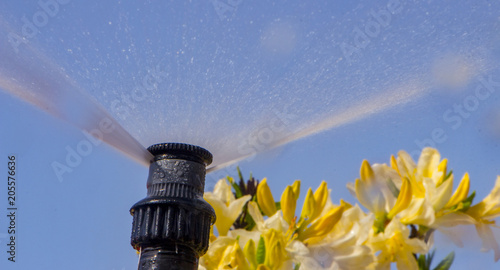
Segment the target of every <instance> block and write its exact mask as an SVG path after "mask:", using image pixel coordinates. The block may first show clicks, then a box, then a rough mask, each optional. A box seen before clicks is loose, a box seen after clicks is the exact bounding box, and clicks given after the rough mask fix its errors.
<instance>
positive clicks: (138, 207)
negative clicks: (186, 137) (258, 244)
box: [130, 143, 215, 270]
mask: <svg viewBox="0 0 500 270" xmlns="http://www.w3.org/2000/svg"><path fill="white" fill-rule="evenodd" d="M148 151H149V152H150V153H151V154H152V155H153V156H154V158H153V160H152V161H151V164H150V166H149V176H148V181H147V190H148V193H147V194H148V195H147V197H146V198H144V199H143V200H141V201H139V202H137V203H136V204H135V205H134V206H132V208H131V209H130V214H131V215H132V216H133V217H134V219H133V223H132V236H131V244H132V246H133V247H134V248H135V249H137V250H139V252H140V259H139V266H138V269H139V270H152V269H193V270H196V269H198V259H199V257H201V256H202V255H203V254H205V252H206V251H207V249H208V241H209V237H210V226H211V225H212V224H213V223H214V222H215V212H214V209H213V208H212V207H211V206H210V204H208V203H207V202H206V201H204V200H203V191H204V188H205V174H206V166H208V165H209V164H210V163H211V162H212V154H210V152H208V151H207V150H205V149H204V148H201V147H199V146H195V145H190V144H183V143H162V144H155V145H152V146H150V147H149V148H148Z"/></svg>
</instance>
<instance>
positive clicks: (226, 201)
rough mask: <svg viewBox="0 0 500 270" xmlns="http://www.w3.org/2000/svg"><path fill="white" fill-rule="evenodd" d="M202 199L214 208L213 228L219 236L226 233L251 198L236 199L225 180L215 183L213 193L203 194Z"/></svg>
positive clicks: (248, 196) (247, 196)
mask: <svg viewBox="0 0 500 270" xmlns="http://www.w3.org/2000/svg"><path fill="white" fill-rule="evenodd" d="M203 198H204V199H205V200H206V201H207V202H208V203H209V204H210V205H211V206H212V207H213V208H214V210H215V215H216V220H215V227H217V232H218V233H219V235H220V236H225V235H227V232H228V231H229V229H230V228H231V226H232V225H233V223H234V221H235V220H236V219H237V218H238V216H239V215H240V213H241V209H242V208H243V206H245V204H246V203H247V202H248V201H249V200H250V199H251V198H252V197H251V196H250V195H245V196H243V197H241V198H238V199H236V198H235V197H234V194H233V193H232V191H231V186H229V184H228V183H227V180H226V179H221V180H219V181H218V182H217V184H216V185H215V187H214V191H213V192H205V194H204V195H203Z"/></svg>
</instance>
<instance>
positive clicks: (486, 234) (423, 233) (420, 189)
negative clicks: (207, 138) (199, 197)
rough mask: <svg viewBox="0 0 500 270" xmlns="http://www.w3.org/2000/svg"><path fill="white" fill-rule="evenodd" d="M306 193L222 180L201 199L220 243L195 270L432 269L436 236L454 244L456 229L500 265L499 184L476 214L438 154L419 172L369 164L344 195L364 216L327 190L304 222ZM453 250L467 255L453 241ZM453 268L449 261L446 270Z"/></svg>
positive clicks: (470, 195)
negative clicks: (499, 237) (464, 228)
mask: <svg viewBox="0 0 500 270" xmlns="http://www.w3.org/2000/svg"><path fill="white" fill-rule="evenodd" d="M300 186H301V182H300V181H299V180H296V181H295V182H294V183H293V184H292V185H290V186H287V187H286V188H285V190H284V191H283V193H282V194H281V197H280V201H275V198H274V197H273V194H272V192H271V190H270V188H269V186H268V184H267V180H266V179H263V180H262V181H260V183H259V182H256V181H255V180H254V179H253V178H252V179H251V180H249V181H248V182H247V183H245V182H244V181H243V179H242V177H241V174H240V183H239V184H238V183H236V182H235V181H234V179H232V178H230V177H228V178H227V179H221V180H220V181H219V182H218V183H217V184H216V186H215V188H214V190H213V192H206V193H205V196H204V198H205V200H207V201H208V202H209V203H210V204H211V205H212V206H213V208H214V209H215V212H216V215H217V219H216V223H215V227H216V230H217V236H216V235H215V234H214V232H213V230H212V233H211V237H210V246H209V249H208V252H207V253H206V254H205V255H204V256H203V257H201V258H200V266H199V269H206V270H211V269H238V270H255V269H259V270H265V269H266V270H280V269H287V270H288V269H300V270H303V269H330V270H337V269H338V270H340V269H344V270H347V269H391V265H392V264H393V263H395V264H396V266H397V268H398V269H409V270H413V269H415V270H417V269H428V268H426V267H429V266H428V265H429V264H430V262H425V260H426V258H428V257H426V256H425V254H427V253H428V252H429V249H430V248H431V247H432V244H433V241H432V238H433V233H434V232H435V231H440V232H443V233H445V234H446V235H453V233H451V230H452V229H453V228H454V227H456V226H458V225H474V226H475V228H476V230H477V232H478V235H479V236H480V238H481V239H482V241H483V251H488V250H493V251H494V256H495V261H497V260H498V259H500V248H499V246H498V243H497V242H496V240H495V237H494V235H493V232H492V230H491V227H492V226H495V218H497V217H498V216H500V176H498V178H497V180H496V183H495V186H494V188H493V190H492V191H491V193H490V194H489V195H488V196H486V197H485V198H484V199H483V200H482V201H481V202H479V203H477V204H475V205H474V204H473V203H472V201H473V199H474V195H475V193H474V192H470V191H469V186H470V180H469V175H468V174H467V173H466V174H465V175H463V177H462V178H461V180H460V182H459V184H458V185H457V188H456V189H455V190H453V186H454V175H453V173H452V172H451V171H448V168H447V159H441V156H440V154H439V152H438V151H437V150H436V149H433V148H425V149H423V151H422V153H421V155H420V158H419V160H418V162H415V161H414V160H413V159H412V158H411V157H410V155H409V154H408V153H406V152H405V151H400V152H399V153H398V155H397V156H396V157H394V156H392V157H391V159H390V162H389V164H388V165H387V164H373V165H371V164H370V163H369V162H368V161H366V160H365V161H363V162H362V165H361V169H360V177H359V178H358V179H356V180H355V182H354V183H349V184H348V185H347V187H348V189H349V190H350V191H351V193H352V194H353V195H354V196H355V197H356V198H357V200H358V201H359V203H360V204H361V206H360V205H358V204H355V205H351V204H349V203H347V202H345V201H343V200H340V202H339V203H338V204H335V203H333V202H332V200H331V198H330V190H329V189H328V186H327V183H326V182H324V181H323V182H322V183H321V184H320V186H319V187H318V188H317V189H316V190H314V191H313V190H312V189H311V188H309V189H308V190H307V192H306V194H305V199H304V204H303V205H302V208H301V212H300V214H298V211H297V200H298V199H299V195H300ZM452 240H454V242H455V243H457V244H458V245H459V246H460V245H461V240H460V239H459V238H457V237H456V236H454V237H453V239H452ZM430 257H432V256H430ZM446 260H447V261H446ZM452 260H453V257H452V256H451V258H450V256H448V257H447V258H446V259H445V260H443V262H442V264H440V265H441V266H443V267H442V268H440V269H448V268H449V265H450V264H451V261H452ZM446 267H448V268H446Z"/></svg>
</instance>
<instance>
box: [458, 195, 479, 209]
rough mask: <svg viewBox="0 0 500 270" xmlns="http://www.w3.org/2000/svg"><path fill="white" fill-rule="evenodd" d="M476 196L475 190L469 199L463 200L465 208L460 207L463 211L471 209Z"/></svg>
mask: <svg viewBox="0 0 500 270" xmlns="http://www.w3.org/2000/svg"><path fill="white" fill-rule="evenodd" d="M474 197H476V191H475V190H474V191H473V192H472V193H471V194H470V195H469V197H467V199H465V200H463V201H462V204H463V208H462V209H460V210H461V211H463V212H465V211H467V210H468V209H469V207H470V206H471V205H472V201H473V200H474Z"/></svg>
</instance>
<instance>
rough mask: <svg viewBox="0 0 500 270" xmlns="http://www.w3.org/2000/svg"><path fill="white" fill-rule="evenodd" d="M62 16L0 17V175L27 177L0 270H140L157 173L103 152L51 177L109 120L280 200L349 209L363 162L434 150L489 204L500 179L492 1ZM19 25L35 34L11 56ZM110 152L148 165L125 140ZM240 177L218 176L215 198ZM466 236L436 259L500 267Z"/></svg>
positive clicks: (0, 232) (71, 4)
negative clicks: (250, 179) (293, 194)
mask: <svg viewBox="0 0 500 270" xmlns="http://www.w3.org/2000/svg"><path fill="white" fill-rule="evenodd" d="M47 3H55V2H51V1H47ZM57 3H58V4H57V7H58V8H57V9H55V8H54V5H52V6H51V7H52V9H47V10H48V11H47V10H46V9H44V8H43V7H42V6H39V5H37V4H36V3H35V2H29V1H18V2H15V3H1V4H0V10H2V11H0V40H1V41H0V44H1V47H0V56H1V57H2V58H1V59H3V60H2V61H1V62H0V89H1V90H2V91H0V111H1V113H0V123H1V126H2V129H1V133H0V136H1V137H0V138H1V140H0V155H2V156H1V157H0V160H4V161H3V162H5V165H2V166H0V174H1V175H7V169H6V165H7V164H6V163H7V156H9V155H12V154H13V155H16V159H17V171H16V172H17V176H18V178H17V188H18V189H17V197H16V203H17V207H18V211H17V212H16V214H17V219H16V226H18V231H17V234H16V237H17V238H16V239H17V250H16V252H17V253H16V259H17V262H16V263H11V262H9V261H7V256H6V253H5V252H4V251H3V250H4V249H6V244H7V238H6V237H7V233H6V229H7V227H8V225H7V219H6V218H5V217H6V214H7V210H6V207H7V198H6V193H7V185H6V184H5V182H4V184H3V186H2V187H1V192H0V201H1V204H0V205H1V208H0V213H1V216H2V218H1V219H0V226H1V227H0V246H1V247H2V249H1V250H2V252H1V253H0V254H2V255H0V268H1V269H27V268H30V267H36V268H38V269H49V268H51V269H59V268H63V267H64V268H67V267H68V265H71V268H72V269H120V270H121V269H135V268H136V263H137V256H136V254H135V251H134V250H133V249H132V248H131V247H130V245H129V238H130V227H131V222H132V219H131V216H130V215H129V213H128V210H129V208H130V206H132V205H133V204H134V203H135V202H137V201H138V200H140V199H142V198H143V197H144V196H145V194H146V189H145V183H146V178H147V168H146V167H144V166H142V165H141V164H140V163H138V162H137V161H135V160H134V159H132V158H129V157H126V156H124V155H123V154H122V153H120V152H119V151H117V150H116V149H115V148H113V147H111V146H109V145H108V144H104V143H101V144H99V145H94V144H90V149H89V148H87V150H88V151H87V152H88V154H87V155H86V156H83V157H82V159H81V160H79V161H78V162H76V163H77V164H76V165H75V166H70V167H71V172H69V171H68V172H65V173H64V174H62V175H59V177H58V175H57V173H56V172H54V168H53V166H54V165H53V164H54V162H59V163H61V164H66V165H68V164H67V161H66V157H67V155H68V151H70V150H68V149H77V148H78V146H79V145H80V146H81V147H82V142H84V141H86V140H88V137H87V136H86V135H85V134H84V133H82V129H85V130H91V129H92V128H97V127H99V123H98V122H99V121H96V119H97V120H102V119H105V118H106V117H110V118H113V119H116V121H117V122H115V123H116V124H117V125H118V124H120V125H121V126H123V128H124V129H125V130H126V131H127V132H129V133H130V134H131V135H132V136H133V137H134V138H135V139H136V140H137V141H138V142H139V143H140V144H142V145H144V146H149V145H150V144H153V143H158V142H164V141H181V142H188V143H194V144H199V145H201V146H203V147H206V148H207V149H209V150H210V151H211V152H212V153H213V154H214V155H215V158H216V163H217V164H222V163H224V162H227V161H231V160H232V159H235V158H242V157H244V156H245V155H252V154H254V153H256V152H259V154H257V155H252V156H251V157H250V161H248V160H243V161H240V162H238V163H237V164H239V166H240V167H241V169H242V171H243V173H244V174H245V175H248V174H249V173H250V172H252V173H253V175H254V176H256V177H257V178H263V177H268V183H269V184H270V186H271V189H272V191H273V192H274V193H276V194H280V193H281V191H282V190H283V188H284V187H285V186H286V185H287V184H290V183H292V182H293V180H295V179H301V180H302V181H303V187H308V186H311V187H314V188H315V187H317V186H318V185H319V183H320V182H321V180H326V181H327V182H328V184H329V187H330V188H331V189H332V193H331V194H332V199H333V200H334V201H338V200H340V198H344V199H347V200H348V201H350V202H354V198H352V196H351V195H350V194H349V193H348V192H347V189H346V188H345V185H346V183H347V182H352V181H354V179H355V178H356V177H358V174H359V167H360V165H361V162H362V160H363V159H367V160H369V161H370V162H371V163H387V162H389V157H390V155H391V154H396V153H397V151H399V150H401V149H404V150H406V151H408V152H410V153H417V152H418V151H420V149H421V147H422V146H424V145H429V143H430V144H434V145H435V146H436V147H437V148H438V149H439V151H440V152H441V153H442V156H443V157H446V158H448V159H449V167H450V168H452V169H453V171H454V173H455V174H456V175H458V176H460V177H461V176H462V175H463V174H464V173H465V172H469V174H470V175H471V181H472V188H473V189H475V190H476V191H477V199H478V200H479V199H481V198H483V197H484V196H485V195H486V194H487V193H488V192H489V191H490V189H491V188H492V187H493V184H494V181H495V179H496V176H497V175H500V166H499V164H500V155H499V154H498V153H499V150H500V147H499V143H500V128H499V126H500V109H499V108H500V86H499V85H497V84H500V67H499V65H498V63H499V62H500V61H499V60H500V27H499V26H500V22H499V19H498V18H499V15H500V14H499V13H500V7H499V6H498V4H497V3H492V2H488V1H461V2H460V3H454V4H453V5H449V4H448V3H445V2H443V3H442V2H433V1H429V2H428V3H420V1H377V2H370V3H366V2H363V1H360V2H356V1H353V2H350V3H349V4H346V3H339V2H329V1H319V2H315V3H304V2H296V3H288V2H286V3H285V2H281V1H275V2H269V1H262V2H259V3H250V2H247V1H244V0H243V1H229V2H227V3H226V2H223V1H218V0H214V1H192V2H182V3H174V2H169V3H163V2H160V1H149V2H147V3H141V4H135V3H128V2H119V4H111V3H109V4H108V3H101V2H99V1H90V2H89V1H87V2H85V3H84V2H81V1H62V0H61V1H59V2H57ZM56 11H57V12H56ZM43 12H45V13H46V15H45V16H46V17H43V16H44V15H43V14H42V13H43ZM374 14H375V15H374ZM381 14H382V15H381ZM387 14H390V15H387ZM384 15H385V17H383V16H384ZM381 16H382V17H381ZM23 18H26V19H27V20H28V21H29V22H30V21H31V23H33V25H34V24H35V23H36V24H38V26H37V31H38V32H36V34H34V35H31V36H30V35H25V39H23V42H22V43H20V44H19V45H17V46H16V45H13V43H12V40H11V41H9V37H11V38H12V35H10V36H9V34H12V33H15V34H17V35H18V36H22V35H23V29H24V28H23V25H25V19H23ZM44 18H46V20H45V19H44ZM35 20H40V21H35ZM44 20H45V21H44ZM24 30H25V31H27V30H26V29H24ZM26 33H28V32H24V34H26ZM24 41H25V43H24ZM16 49H17V50H16ZM488 81H490V82H489V83H488ZM149 86H151V87H149ZM488 87H490V88H488ZM149 88H150V89H149ZM144 89H146V90H144ZM478 89H479V90H478ZM488 89H490V90H488ZM8 93H10V94H8ZM12 94H14V95H16V96H19V95H24V96H25V97H29V98H28V99H30V100H31V102H32V103H36V104H38V105H39V107H38V108H37V107H36V106H34V105H33V104H28V103H26V102H23V101H21V100H20V99H19V98H16V97H14V96H13V95H12ZM97 104H98V105H97ZM52 105H53V106H56V108H50V106H52ZM47 112H49V113H47ZM54 115H56V116H57V117H54ZM322 130H326V131H322ZM108 135H109V137H107V136H108ZM105 139H106V140H107V141H109V142H111V143H114V145H122V146H124V147H125V148H126V149H125V150H124V151H126V152H128V153H132V155H134V153H135V155H136V158H140V157H137V156H140V153H138V152H137V151H135V149H136V148H134V147H133V146H134V144H133V143H125V144H119V143H117V142H131V141H130V137H127V136H125V135H124V134H123V133H120V129H119V128H117V129H114V131H113V132H111V133H109V134H105ZM285 143H286V144H285ZM88 145H89V144H87V146H88ZM131 145H132V146H131ZM139 152H140V151H139ZM415 158H416V157H415ZM235 173H236V172H235V170H234V168H233V167H229V168H226V169H222V170H219V171H216V172H214V173H211V174H209V175H208V176H207V179H206V187H207V189H210V188H212V187H213V186H214V184H215V182H216V180H217V179H218V178H219V177H221V176H224V175H226V174H231V175H235ZM465 232H466V233H465V235H466V239H467V241H469V242H468V243H470V244H468V246H467V247H466V248H463V249H459V248H457V247H454V246H453V245H452V244H451V243H450V242H449V241H448V240H446V239H443V238H442V237H440V236H436V241H437V247H438V256H441V257H443V256H445V255H446V254H447V253H448V252H449V251H451V250H455V251H456V252H457V255H459V256H457V257H456V262H455V264H454V268H453V269H470V267H471V266H476V267H482V268H483V269H493V268H495V266H496V265H495V264H494V261H493V254H491V253H487V254H485V253H480V252H479V251H478V250H479V248H480V246H479V242H477V239H476V237H475V232H474V231H473V230H471V231H465ZM497 236H499V238H498V239H500V235H497Z"/></svg>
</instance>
